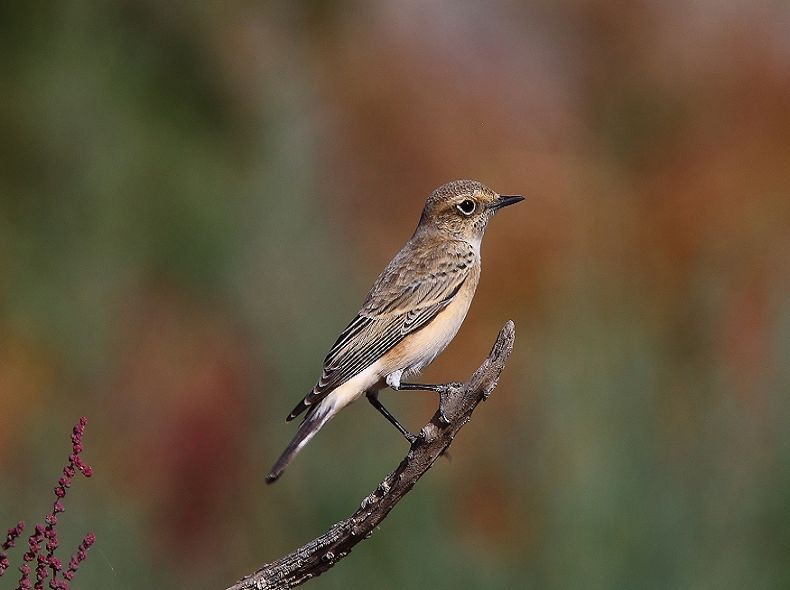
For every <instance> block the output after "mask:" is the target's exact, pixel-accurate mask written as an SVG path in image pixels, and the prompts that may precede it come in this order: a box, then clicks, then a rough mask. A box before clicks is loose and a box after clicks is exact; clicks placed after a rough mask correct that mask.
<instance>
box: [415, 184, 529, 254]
mask: <svg viewBox="0 0 790 590" xmlns="http://www.w3.org/2000/svg"><path fill="white" fill-rule="evenodd" d="M523 200H524V197H521V196H505V195H499V194H497V193H495V192H494V191H492V190H491V189H490V188H488V187H487V186H486V185H484V184H483V183H481V182H478V181H476V180H454V181H452V182H448V183H447V184H444V185H442V186H440V187H439V188H437V189H436V190H435V191H433V192H432V193H431V196H430V197H428V200H427V201H426V202H425V208H424V209H423V211H422V217H421V218H420V224H419V226H417V231H418V232H420V231H423V232H426V231H427V232H437V231H438V232H440V233H441V234H443V235H447V234H449V235H450V236H452V237H453V238H455V239H461V240H464V241H467V242H470V243H479V242H480V240H482V238H483V234H484V233H485V230H486V226H487V225H488V222H489V221H491V218H492V217H494V214H496V212H497V211H499V210H500V209H502V208H503V207H507V206H508V205H513V204H515V203H518V202H519V201H523Z"/></svg>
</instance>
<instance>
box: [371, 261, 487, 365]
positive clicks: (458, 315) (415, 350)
mask: <svg viewBox="0 0 790 590" xmlns="http://www.w3.org/2000/svg"><path fill="white" fill-rule="evenodd" d="M479 278H480V267H479V264H478V265H477V268H475V269H473V270H472V271H471V273H470V276H469V277H468V278H467V279H466V281H465V282H464V284H463V286H462V287H461V289H460V290H459V291H458V293H457V294H456V295H455V297H453V300H452V301H451V302H450V304H449V305H448V306H447V307H445V308H444V309H443V310H442V311H440V312H439V313H438V314H437V315H436V317H435V318H434V319H433V320H431V321H430V322H429V323H428V324H427V325H426V326H425V327H423V328H421V329H420V330H418V331H417V332H415V333H414V334H411V335H409V336H407V337H406V338H404V339H403V341H402V342H401V343H400V344H398V345H397V346H396V347H395V348H394V349H393V350H392V353H391V354H390V355H387V356H388V357H389V358H388V360H390V361H391V363H392V367H388V369H390V370H389V371H388V372H392V371H396V370H403V372H404V373H405V374H407V375H408V374H410V373H415V372H417V371H420V370H422V369H423V368H425V367H426V366H427V365H428V364H430V363H431V362H432V361H433V360H434V359H435V358H436V357H437V356H438V355H439V354H440V353H441V352H442V351H443V350H444V349H445V348H447V345H448V344H450V342H451V341H452V339H453V338H454V337H455V335H456V334H457V333H458V329H459V328H460V327H461V324H462V323H463V322H464V319H465V318H466V313H467V312H468V311H469V306H470V305H471V303H472V299H473V298H474V295H475V290H476V289H477V283H478V280H479Z"/></svg>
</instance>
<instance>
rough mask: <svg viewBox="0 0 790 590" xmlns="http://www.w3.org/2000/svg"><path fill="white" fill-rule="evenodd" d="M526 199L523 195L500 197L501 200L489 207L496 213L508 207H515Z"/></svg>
mask: <svg viewBox="0 0 790 590" xmlns="http://www.w3.org/2000/svg"><path fill="white" fill-rule="evenodd" d="M523 200H524V197H522V196H521V195H499V198H498V199H497V200H496V201H494V202H493V203H491V204H490V205H489V208H490V209H492V210H494V211H496V210H497V209H501V208H502V207H507V206H508V205H515V204H516V203H518V202H520V201H523Z"/></svg>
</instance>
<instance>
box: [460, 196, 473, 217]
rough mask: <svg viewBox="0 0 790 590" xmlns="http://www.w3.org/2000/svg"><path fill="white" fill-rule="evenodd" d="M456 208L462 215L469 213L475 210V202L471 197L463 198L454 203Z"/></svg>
mask: <svg viewBox="0 0 790 590" xmlns="http://www.w3.org/2000/svg"><path fill="white" fill-rule="evenodd" d="M456 207H458V210H459V211H460V212H461V213H463V214H464V215H471V214H472V213H474V212H475V202H474V201H473V200H472V199H464V200H463V201H461V202H460V203H458V204H457V205H456Z"/></svg>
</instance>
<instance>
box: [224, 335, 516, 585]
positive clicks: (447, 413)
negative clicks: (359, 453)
mask: <svg viewBox="0 0 790 590" xmlns="http://www.w3.org/2000/svg"><path fill="white" fill-rule="evenodd" d="M515 337H516V329H515V326H514V324H513V322H512V321H508V322H507V323H506V324H505V325H504V327H503V328H502V330H500V332H499V336H498V337H497V339H496V342H495V343H494V347H493V348H492V349H491V354H489V355H488V358H487V359H486V360H485V361H484V362H483V364H482V365H480V368H478V369H477V371H475V373H474V375H472V377H471V378H470V379H469V381H467V382H466V383H463V384H462V383H449V384H447V385H446V386H445V388H444V390H443V391H441V393H440V402H439V410H437V412H436V414H434V416H433V418H431V421H430V422H429V423H428V424H426V425H425V426H424V427H423V429H422V431H421V432H420V436H419V437H418V438H417V440H416V441H415V442H414V444H413V445H412V446H411V448H410V449H409V453H408V454H407V455H406V457H405V458H404V459H403V461H401V463H400V465H398V467H397V468H396V469H395V471H393V472H392V473H390V474H389V475H388V476H387V477H385V478H384V481H382V482H381V483H380V484H379V485H378V487H377V488H376V489H375V490H374V491H373V492H372V493H370V494H369V495H368V496H367V497H366V498H365V499H364V500H362V504H361V505H360V507H359V510H357V511H356V512H355V513H354V514H353V515H351V516H350V517H349V518H347V519H345V520H343V521H341V522H339V523H337V524H335V525H334V526H333V527H332V528H331V529H329V530H328V531H327V532H326V533H324V534H323V535H321V536H320V537H318V538H317V539H314V540H313V541H310V542H309V543H308V544H307V545H304V546H303V547H300V548H299V549H297V550H296V551H294V552H293V553H290V554H288V555H286V556H284V557H281V558H280V559H278V560H277V561H274V562H272V563H269V564H266V565H264V566H263V567H261V568H260V569H259V570H258V571H256V572H255V573H253V574H250V575H249V576H246V577H245V578H243V579H241V580H239V581H238V582H237V583H236V584H234V585H233V586H231V587H230V588H228V589H227V590H253V589H254V590H281V589H286V588H293V587H294V586H298V585H300V584H303V583H304V582H306V581H307V580H309V579H311V578H313V577H315V576H318V575H320V574H322V573H323V572H325V571H326V570H328V569H329V568H331V567H332V566H333V565H335V564H336V563H337V562H338V561H340V560H341V559H343V558H344V557H345V556H346V555H348V554H349V552H350V551H351V549H352V548H353V547H354V545H356V544H357V543H359V542H360V541H362V540H363V539H367V538H368V537H369V536H370V535H372V534H373V531H374V530H375V528H376V527H377V526H378V525H379V524H380V523H381V521H382V520H384V518H385V517H386V516H387V514H389V512H390V510H392V509H393V508H394V507H395V504H397V503H398V502H399V501H400V499H401V498H403V496H405V495H406V494H407V493H408V492H409V491H410V490H411V489H412V488H413V487H414V484H416V483H417V480H418V479H420V478H421V477H422V476H423V475H424V474H425V472H426V471H428V469H430V468H431V466H432V465H433V463H434V461H436V459H438V458H439V456H441V454H442V453H444V452H445V451H446V450H447V448H448V447H449V446H450V445H451V444H452V442H453V439H454V438H455V435H456V434H458V431H459V430H461V428H462V427H463V426H464V424H466V423H467V422H468V421H469V418H470V417H471V416H472V412H473V411H474V409H475V408H476V407H477V404H479V403H480V402H481V401H483V400H485V399H487V398H488V396H490V395H491V392H492V391H493V390H494V388H495V387H496V385H497V380H498V379H499V375H500V374H501V373H502V369H504V367H505V362H506V361H507V359H508V357H509V356H510V353H511V351H512V350H513V342H514V340H515Z"/></svg>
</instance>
